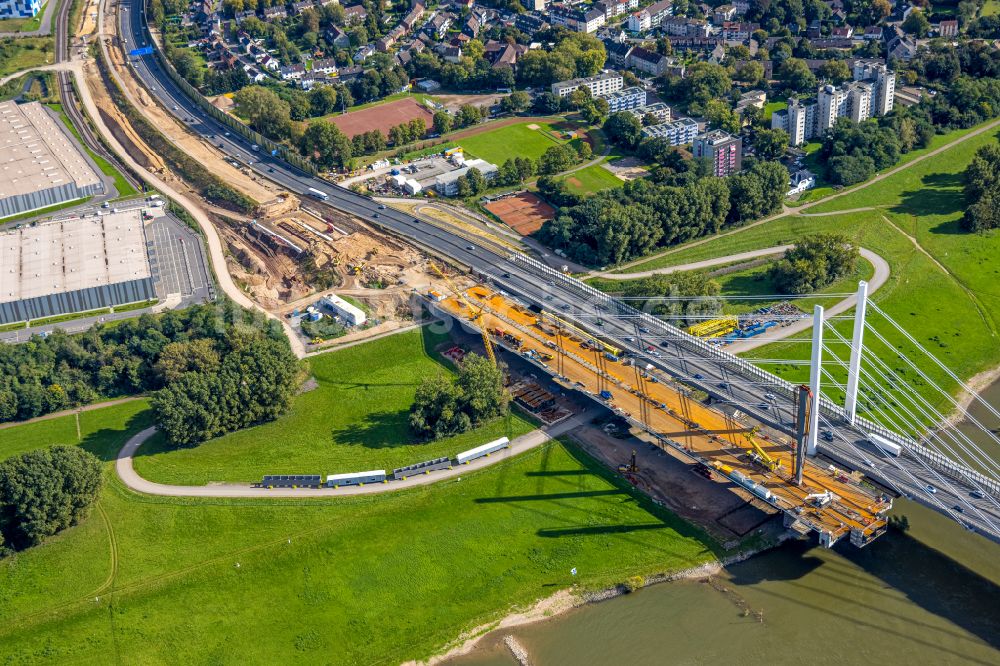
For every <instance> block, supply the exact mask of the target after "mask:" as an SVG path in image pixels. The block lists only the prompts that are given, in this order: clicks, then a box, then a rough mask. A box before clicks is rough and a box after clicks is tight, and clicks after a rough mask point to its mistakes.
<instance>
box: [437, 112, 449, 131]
mask: <svg viewBox="0 0 1000 666" xmlns="http://www.w3.org/2000/svg"><path fill="white" fill-rule="evenodd" d="M434 131H435V132H437V133H438V134H447V133H448V132H450V131H451V115H450V114H449V113H448V112H447V111H435V112H434Z"/></svg>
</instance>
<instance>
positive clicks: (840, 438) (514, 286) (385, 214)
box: [118, 0, 1000, 541]
mask: <svg viewBox="0 0 1000 666" xmlns="http://www.w3.org/2000/svg"><path fill="white" fill-rule="evenodd" d="M121 7H122V11H121V12H120V13H119V17H118V19H119V23H120V31H121V34H122V35H124V39H125V40H127V41H126V43H125V44H124V48H125V49H126V50H128V49H131V48H134V47H136V46H141V45H142V44H144V43H148V37H147V36H146V35H145V33H144V28H143V25H142V22H143V19H142V15H141V14H142V12H141V7H142V3H141V2H139V0H124V1H123V2H122V5H121ZM130 62H131V66H132V68H133V71H134V73H135V75H136V76H138V77H139V79H140V80H141V81H142V82H143V83H144V85H145V86H146V88H147V89H148V90H149V91H150V93H151V95H152V96H154V97H155V98H157V100H158V101H159V102H160V103H161V105H162V106H163V108H165V109H167V110H168V112H170V113H172V114H173V115H175V116H176V117H177V118H179V119H180V120H181V121H182V122H185V123H186V124H187V125H188V127H189V128H190V129H191V131H193V132H197V133H199V134H201V135H203V136H205V137H207V138H208V139H209V140H210V141H211V142H212V143H213V145H215V146H217V147H218V148H219V149H220V150H221V151H223V152H225V153H226V154H228V155H230V156H232V157H235V158H237V159H239V160H240V161H242V162H244V163H246V164H248V165H250V167H251V168H252V169H253V170H254V171H256V172H258V173H260V174H261V175H262V176H264V177H265V178H268V179H270V180H272V181H274V182H276V183H278V184H280V185H282V186H283V187H286V188H288V189H289V190H290V191H293V192H296V193H299V194H301V195H302V196H309V194H308V192H309V189H310V188H315V189H317V190H319V191H321V192H323V193H325V194H326V195H327V196H328V197H329V198H328V200H327V204H328V205H330V206H332V207H334V208H336V209H339V210H343V211H346V212H349V213H351V214H354V215H357V216H358V217H360V218H362V219H364V220H366V221H368V222H369V223H371V224H373V225H375V226H379V227H382V228H383V229H385V230H387V231H389V232H392V233H395V234H399V235H401V236H403V237H405V238H407V239H408V240H410V241H411V242H413V243H415V244H416V245H418V246H421V247H423V248H425V249H426V250H428V251H430V252H432V253H434V254H438V255H442V256H445V257H448V258H450V259H451V260H452V261H453V262H455V263H457V264H460V265H465V266H468V267H470V268H471V269H472V271H473V273H475V274H477V275H478V276H479V277H480V278H481V279H483V280H484V281H486V282H492V283H493V284H495V285H497V286H498V287H500V288H503V289H504V290H506V291H507V292H508V293H509V294H511V295H515V296H516V297H518V298H519V299H520V300H522V301H524V302H525V303H528V304H535V305H538V306H543V307H545V308H547V309H551V310H553V311H556V310H559V311H562V313H563V316H565V317H567V318H569V319H572V320H574V321H576V322H578V323H579V324H580V325H582V326H583V327H585V328H587V329H589V330H591V331H593V332H595V333H598V334H599V335H600V336H601V337H602V338H605V339H608V340H613V341H616V344H618V345H619V346H621V347H622V348H624V349H628V350H629V351H630V352H631V353H632V354H633V355H634V356H636V357H637V358H641V359H642V360H643V361H646V362H649V363H651V364H653V365H654V366H657V367H659V368H660V369H662V370H664V371H666V372H668V373H669V374H671V375H673V376H675V377H677V378H679V379H681V380H683V381H685V382H686V383H688V384H691V385H693V386H696V387H698V388H701V389H703V390H705V391H707V392H709V393H710V394H713V395H714V396H716V397H718V398H719V399H721V401H723V402H729V403H732V404H733V405H734V406H736V407H737V408H738V409H739V410H740V411H741V412H743V413H744V414H747V415H749V416H751V417H753V418H755V419H757V420H759V421H760V422H762V423H765V424H767V425H770V426H772V427H775V428H777V429H779V430H783V431H784V432H786V433H788V434H790V435H791V434H793V424H794V416H793V409H794V403H793V395H792V393H791V392H790V391H788V390H787V389H786V388H785V387H784V383H783V382H781V381H780V380H779V379H778V378H777V377H774V378H773V379H771V380H767V381H759V380H757V379H754V378H753V377H752V376H749V375H747V374H746V372H745V371H744V370H741V369H740V368H741V366H742V365H744V363H743V362H742V361H740V360H739V359H737V358H735V357H728V356H727V355H722V356H720V355H718V354H714V355H711V356H709V355H706V353H705V352H704V350H703V349H702V347H701V345H700V344H699V342H698V341H696V340H692V339H691V338H690V336H686V335H684V334H681V333H679V332H678V331H677V330H676V329H675V328H673V327H671V326H669V325H667V324H665V323H662V322H648V321H647V322H646V323H647V327H648V328H647V331H648V332H644V331H641V330H640V329H639V328H638V326H639V325H638V322H637V321H636V320H635V319H634V318H626V317H622V316H612V313H610V312H609V311H608V305H606V303H609V302H611V301H610V300H609V299H606V298H602V297H599V296H595V295H593V294H592V293H591V291H590V290H589V289H586V288H585V287H584V286H583V285H582V284H581V283H579V282H578V281H577V280H574V279H573V278H570V277H566V276H563V275H560V274H559V273H558V272H557V271H555V270H551V269H546V268H544V267H541V266H536V265H532V264H531V263H528V262H524V261H515V260H514V257H513V256H512V255H511V254H510V252H509V251H508V250H506V249H504V248H502V247H496V246H494V245H493V244H491V243H490V242H489V241H488V240H486V239H483V238H479V237H464V236H462V235H460V234H459V233H458V232H457V231H453V230H449V229H447V228H444V227H442V226H437V225H431V224H427V223H423V222H419V221H417V220H416V218H414V217H412V216H410V215H407V214H404V213H403V212H400V211H396V210H393V209H391V208H387V207H384V205H382V204H378V203H377V202H376V201H374V200H372V199H370V198H368V197H365V196H363V195H360V194H356V193H354V192H351V191H349V190H346V189H344V188H341V187H338V186H337V185H334V184H332V183H330V182H328V181H325V180H322V179H319V178H315V177H312V176H309V175H308V174H305V173H303V172H301V171H299V170H297V169H295V168H294V167H291V166H290V165H288V164H286V163H284V162H283V161H281V160H280V159H276V158H273V157H271V156H270V155H266V154H264V153H263V152H261V153H258V152H256V151H253V150H252V147H251V144H250V142H249V141H247V140H245V139H243V138H242V137H240V136H238V135H236V134H235V133H231V132H230V131H229V130H228V128H226V127H224V126H223V125H222V124H220V123H219V122H217V121H216V120H214V119H213V118H211V117H210V116H208V115H207V114H206V113H204V112H203V111H202V110H201V108H200V107H199V106H197V105H196V104H195V103H194V102H193V101H192V100H190V99H188V98H187V96H186V95H185V94H184V93H183V92H182V91H180V90H179V88H178V87H177V86H176V84H174V83H173V81H172V80H171V79H170V78H169V76H167V74H166V73H165V72H164V71H162V69H161V67H160V65H159V63H158V62H157V61H156V59H155V57H154V56H151V55H150V56H142V57H137V58H136V57H133V58H130ZM175 107H176V110H175ZM227 134H229V135H228V136H227ZM550 259H552V258H551V257H550ZM555 259H558V257H556V258H555ZM611 307H616V306H615V305H614V304H612V305H611ZM627 316H628V317H631V315H627ZM598 322H601V323H600V324H598ZM631 336H634V337H636V338H637V342H635V343H630V342H627V341H625V340H626V338H627V337H631ZM662 341H668V344H669V346H668V347H667V348H665V350H664V351H658V352H656V353H655V355H651V354H647V352H646V351H645V348H646V346H647V345H649V344H653V345H657V346H658V345H659V343H660V342H662ZM660 348H661V349H664V348H662V347H660ZM722 385H725V388H721V386H722ZM828 416H829V418H830V423H829V430H830V431H831V433H832V435H833V441H832V442H821V444H820V452H822V453H826V454H827V455H829V456H830V457H831V458H833V459H835V460H838V461H840V463H841V464H843V465H845V466H849V467H851V468H853V469H858V470H861V471H863V472H864V473H865V474H866V475H868V476H871V477H872V478H874V479H875V480H876V481H878V482H880V483H882V484H884V485H886V486H887V487H889V488H894V489H896V490H897V491H898V492H899V493H900V494H902V495H905V496H907V497H909V498H911V499H914V500H915V501H919V502H921V503H922V504H925V505H927V506H929V507H930V508H932V509H934V510H936V511H939V512H941V513H943V514H945V515H947V516H949V517H951V518H953V519H954V520H956V521H958V522H960V523H961V524H963V525H964V526H966V527H967V528H968V529H970V530H974V531H976V532H979V533H980V534H983V535H984V536H987V537H988V538H991V539H993V540H997V541H1000V499H998V498H996V497H994V496H992V495H990V494H989V493H987V494H986V495H985V497H984V498H983V499H977V498H974V497H972V496H971V495H970V492H972V491H973V490H974V489H975V485H973V484H972V483H971V482H967V481H963V482H957V481H955V480H953V479H950V478H946V477H944V476H942V475H941V474H940V473H938V472H936V471H934V470H931V469H927V468H926V467H925V466H924V465H923V464H921V462H920V461H919V460H918V459H917V458H915V457H914V456H912V455H911V454H909V453H906V454H904V455H903V456H901V457H900V458H898V459H891V460H890V459H887V458H886V457H884V456H881V455H879V454H878V453H877V452H874V450H873V449H871V448H870V447H868V445H867V444H866V443H865V441H866V439H867V433H865V432H864V431H862V430H859V429H856V428H854V427H852V426H850V425H849V424H847V423H846V422H845V421H844V420H843V418H842V417H839V416H838V415H836V414H831V415H828ZM866 447H868V448H866ZM866 460H867V461H871V464H869V463H866V462H865V461H866ZM932 489H933V490H932ZM956 506H958V507H960V508H961V511H959V510H957V509H955V508H954V507H956Z"/></svg>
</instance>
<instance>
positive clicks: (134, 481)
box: [115, 413, 587, 499]
mask: <svg viewBox="0 0 1000 666" xmlns="http://www.w3.org/2000/svg"><path fill="white" fill-rule="evenodd" d="M586 417H587V414H585V413H584V414H578V415H576V416H573V417H571V418H569V419H567V420H566V421H563V422H562V423H558V424H556V425H555V426H553V427H551V428H541V429H539V430H533V431H531V432H529V433H527V434H525V435H521V436H520V437H517V438H516V439H514V440H513V441H512V442H511V445H510V448H509V449H504V450H503V451H501V452H500V453H496V454H493V455H491V456H489V457H485V458H479V459H477V460H473V461H472V462H470V463H469V464H468V465H460V466H458V467H454V468H452V469H445V470H441V471H438V472H431V473H430V474H418V475H417V476H411V477H409V478H407V479H405V480H403V481H390V482H388V483H377V484H372V485H367V486H347V487H345V488H318V489H313V488H274V489H268V488H260V487H254V486H251V485H246V484H235V483H220V484H213V485H209V486H171V485H166V484H163V483H156V482H153V481H148V480H146V479H144V478H142V477H141V476H139V474H138V473H137V472H136V471H135V468H134V467H133V465H132V458H133V456H134V455H135V452H136V451H137V450H138V449H139V447H140V446H141V445H142V443H143V442H145V441H146V440H147V439H149V438H150V437H152V436H153V434H154V433H155V432H156V427H155V426H153V427H149V428H146V429H145V430H142V431H140V432H138V433H136V434H135V435H133V436H132V437H131V438H130V439H129V440H128V441H127V442H125V446H123V447H122V449H121V451H119V452H118V458H117V459H116V460H115V471H116V472H117V473H118V477H119V478H120V479H121V480H122V483H124V484H125V485H126V486H128V488H129V489H131V490H134V491H136V492H138V493H144V494H146V495H159V496H162V497H230V498H232V497H269V498H272V499H279V498H289V497H293V498H306V499H310V498H313V497H346V496H352V495H377V494H381V493H389V492H394V491H396V490H403V489H404V488H413V487H415V486H427V485H430V484H432V483H437V482H439V481H444V480H445V479H452V478H457V477H461V475H462V474H468V473H469V472H473V471H475V470H478V469H483V468H484V467H489V466H491V465H495V464H497V463H500V462H503V461H505V460H509V459H510V458H513V457H514V456H516V455H519V454H521V453H524V452H525V451H530V450H531V449H534V448H536V447H539V446H541V445H542V444H545V443H546V442H548V441H549V440H551V439H554V438H556V437H558V436H560V435H562V434H564V433H566V432H569V431H570V430H572V429H573V428H576V427H577V426H578V425H581V424H582V423H584V422H585V421H586Z"/></svg>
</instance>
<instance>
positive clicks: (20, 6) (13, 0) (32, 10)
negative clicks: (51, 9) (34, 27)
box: [0, 0, 42, 19]
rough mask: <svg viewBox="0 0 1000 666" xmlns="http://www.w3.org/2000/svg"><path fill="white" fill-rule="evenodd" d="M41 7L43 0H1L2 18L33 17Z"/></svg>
mask: <svg viewBox="0 0 1000 666" xmlns="http://www.w3.org/2000/svg"><path fill="white" fill-rule="evenodd" d="M41 8H42V3H41V0H0V18H5V19H8V18H31V17H33V16H35V15H36V14H38V12H39V10H41Z"/></svg>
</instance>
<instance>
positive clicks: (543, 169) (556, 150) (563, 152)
mask: <svg viewBox="0 0 1000 666" xmlns="http://www.w3.org/2000/svg"><path fill="white" fill-rule="evenodd" d="M575 161H576V152H575V151H573V149H572V148H567V147H566V146H550V147H549V148H547V149H546V150H545V152H544V153H542V156H541V157H540V158H539V160H538V172H539V173H544V174H554V173H559V172H561V171H565V170H566V169H568V168H570V167H571V166H573V163H574V162H575Z"/></svg>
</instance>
